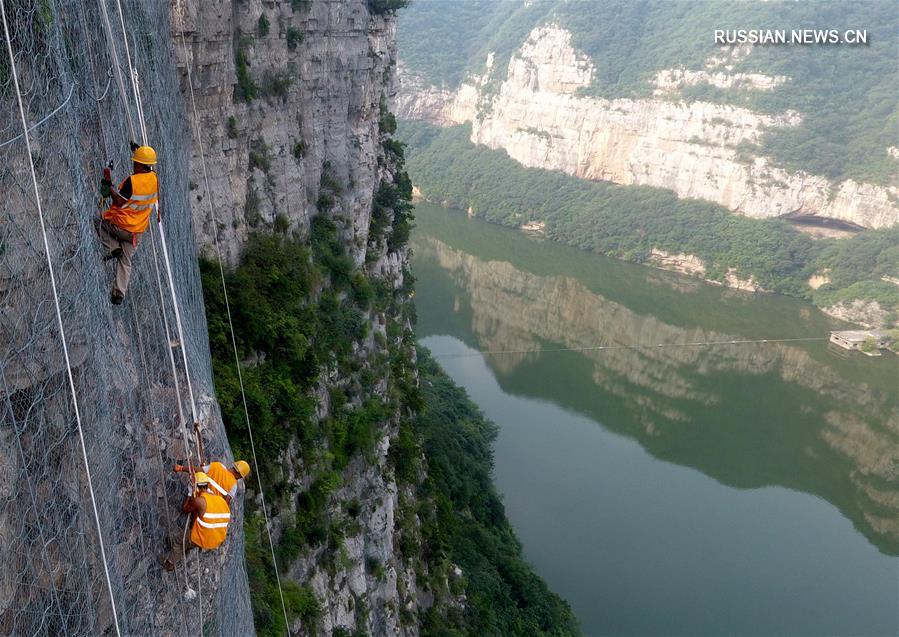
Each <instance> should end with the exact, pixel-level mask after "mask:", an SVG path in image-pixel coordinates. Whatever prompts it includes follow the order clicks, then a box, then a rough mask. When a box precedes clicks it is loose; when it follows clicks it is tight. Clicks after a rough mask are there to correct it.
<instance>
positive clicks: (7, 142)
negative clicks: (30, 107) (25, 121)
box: [0, 83, 75, 148]
mask: <svg viewBox="0 0 899 637" xmlns="http://www.w3.org/2000/svg"><path fill="white" fill-rule="evenodd" d="M74 92H75V84H74V83H73V84H72V88H70V89H69V95H68V96H67V97H66V99H64V100H63V102H62V104H60V105H59V106H57V107H56V108H54V109H53V110H52V111H50V113H49V114H48V115H47V116H46V117H44V118H43V119H41V120H40V121H37V122H35V123H34V124H32V125H31V126H30V127H29V129H28V132H29V133H30V132H31V131H33V130H34V129H35V128H37V127H38V126H40V125H41V124H43V123H44V122H46V121H47V120H49V119H50V118H51V117H53V116H54V115H56V114H57V113H58V112H59V111H61V110H62V109H64V108H65V107H66V105H67V104H68V103H69V100H71V99H72V93H74ZM22 137H24V133H21V134H19V135H16V136H15V137H13V138H12V139H7V140H6V141H5V142H2V143H0V148H3V147H4V146H9V145H10V144H12V143H13V142H14V141H16V140H19V139H22Z"/></svg>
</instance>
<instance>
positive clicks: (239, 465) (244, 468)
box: [234, 460, 250, 478]
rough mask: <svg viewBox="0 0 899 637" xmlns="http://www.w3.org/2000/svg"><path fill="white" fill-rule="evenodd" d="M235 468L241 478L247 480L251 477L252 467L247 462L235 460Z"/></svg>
mask: <svg viewBox="0 0 899 637" xmlns="http://www.w3.org/2000/svg"><path fill="white" fill-rule="evenodd" d="M234 468H235V469H237V473H239V474H240V477H241V478H246V477H247V476H248V475H250V465H249V464H248V463H247V461H246V460H235V461H234Z"/></svg>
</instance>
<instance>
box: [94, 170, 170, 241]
mask: <svg viewBox="0 0 899 637" xmlns="http://www.w3.org/2000/svg"><path fill="white" fill-rule="evenodd" d="M124 185H125V182H124V181H123V182H122V183H121V184H120V185H119V190H121V189H122V187H123V186H124ZM158 192H159V181H158V180H157V179H156V173H154V172H146V173H134V174H133V175H131V198H130V199H128V201H126V202H125V203H124V204H122V205H121V206H116V205H115V204H113V205H112V206H110V208H109V210H107V211H106V212H104V213H103V218H104V219H106V221H108V222H109V223H111V224H113V225H114V226H118V227H119V228H121V229H122V230H127V231H128V232H132V233H134V234H140V233H141V232H143V231H145V230H146V229H147V226H148V225H150V213H151V212H152V211H153V204H155V203H156V202H157V201H158V200H159V197H158Z"/></svg>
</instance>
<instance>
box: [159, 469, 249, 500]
mask: <svg viewBox="0 0 899 637" xmlns="http://www.w3.org/2000/svg"><path fill="white" fill-rule="evenodd" d="M175 471H183V472H185V473H186V472H189V471H190V468H189V467H185V466H184V465H182V464H176V465H175ZM203 473H205V474H206V475H207V476H209V488H210V490H211V491H212V492H213V493H217V494H219V495H220V496H222V497H223V498H225V502H227V503H228V504H229V505H230V504H231V501H232V500H233V499H234V498H235V496H236V495H237V482H238V480H243V479H244V478H246V477H247V476H248V475H250V465H249V464H247V462H246V460H235V461H234V464H233V465H232V466H231V468H230V469H229V468H228V467H226V466H225V465H224V464H223V463H221V462H219V461H218V460H216V461H214V462H210V463H209V464H208V465H206V466H205V467H203Z"/></svg>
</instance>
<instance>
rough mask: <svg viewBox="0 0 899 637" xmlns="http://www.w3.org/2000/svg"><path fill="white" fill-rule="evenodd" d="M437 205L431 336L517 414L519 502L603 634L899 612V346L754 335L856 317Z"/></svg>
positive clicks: (500, 446) (858, 629)
mask: <svg viewBox="0 0 899 637" xmlns="http://www.w3.org/2000/svg"><path fill="white" fill-rule="evenodd" d="M416 218H417V221H416V223H417V229H416V230H415V233H414V237H413V242H412V247H413V250H414V257H413V271H414V274H415V276H416V277H417V280H418V281H417V284H416V289H417V293H416V306H417V310H418V327H417V332H418V338H419V340H420V342H421V343H422V344H423V345H424V346H426V347H428V348H429V349H430V350H431V351H432V352H433V354H434V355H435V357H437V359H438V360H439V362H440V364H441V365H442V366H443V368H444V369H445V370H446V371H447V373H448V374H450V376H452V378H453V379H454V380H455V381H456V382H457V383H458V384H460V385H461V386H463V387H464V388H465V389H466V390H467V391H468V393H469V395H470V397H471V398H472V400H474V402H475V403H477V404H478V405H479V406H480V408H481V409H482V410H483V411H484V413H485V414H486V415H487V417H489V418H490V419H491V420H493V421H494V422H496V423H497V424H498V425H499V426H500V434H499V437H498V439H497V441H496V445H495V456H496V468H495V483H496V485H497V488H498V490H499V492H500V493H501V494H502V496H503V500H504V503H505V506H506V513H507V515H508V517H509V519H510V521H511V522H512V525H513V526H514V527H515V529H516V532H517V533H518V536H519V538H520V539H521V541H522V544H523V547H524V552H525V555H526V557H527V559H528V560H529V561H530V562H531V563H532V564H533V565H534V567H535V569H536V570H537V572H538V573H539V574H540V575H541V576H542V577H543V578H544V579H545V580H546V581H547V583H548V584H549V586H550V587H551V588H552V589H553V590H555V591H556V592H557V593H559V594H560V595H562V596H563V597H564V598H565V599H566V600H568V601H569V602H570V604H571V606H572V608H573V610H574V612H575V613H576V615H577V616H578V618H579V619H580V622H581V626H582V628H583V632H584V634H585V635H588V636H598V635H797V636H799V635H896V634H897V632H899V559H897V555H899V357H896V356H893V355H886V356H884V357H882V358H879V359H877V358H869V357H865V356H862V355H859V354H856V355H852V356H850V355H848V353H846V352H841V351H835V350H833V349H832V348H831V347H829V346H828V344H827V342H826V340H809V341H790V342H769V343H750V344H730V343H729V341H734V340H737V341H741V340H763V339H767V340H775V339H796V338H816V337H825V338H826V337H827V336H828V332H829V330H830V329H833V328H835V327H840V324H839V323H838V322H836V321H834V320H833V319H830V318H828V317H827V316H825V315H824V314H822V313H821V312H819V311H818V310H817V309H815V308H814V307H813V306H811V305H809V304H807V303H803V302H801V301H798V300H796V299H790V298H785V297H778V296H773V295H751V294H746V293H742V292H737V291H734V290H729V289H726V288H722V287H719V286H715V285H711V284H706V283H702V282H700V281H698V280H695V279H690V278H686V277H683V276H680V275H676V274H671V273H667V272H662V271H660V270H655V269H651V268H645V267H642V266H636V265H631V264H625V263H622V262H619V261H615V260H612V259H606V258H603V257H599V256H595V255H591V254H588V253H586V252H582V251H579V250H576V249H573V248H568V247H565V246H561V245H558V244H555V243H552V242H550V241H542V240H540V239H535V238H531V237H528V236H526V235H524V234H523V233H521V232H518V231H515V230H511V229H507V228H501V227H498V226H494V225H491V224H488V223H486V222H482V221H478V220H473V219H468V218H467V216H466V215H465V214H464V213H461V212H459V211H453V210H447V209H444V208H440V207H437V206H433V205H429V204H420V205H419V206H418V207H417V212H416ZM720 341H728V343H726V344H717V345H705V346H684V347H678V346H676V344H679V343H697V342H702V343H708V342H716V343H717V342H720ZM658 344H668V345H669V346H667V347H657V345H658ZM635 345H639V346H640V347H639V348H629V347H623V346H635ZM671 345H675V346H671ZM610 346H611V347H610ZM643 346H649V347H643ZM598 347H607V348H608V349H596V348H598ZM609 347H610V348H609ZM585 348H593V349H585ZM538 349H542V350H547V349H556V350H558V349H578V350H579V351H554V352H553V351H549V352H548V351H544V352H542V353H535V352H534V350H538ZM481 352H493V353H488V354H482V353H481Z"/></svg>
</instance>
